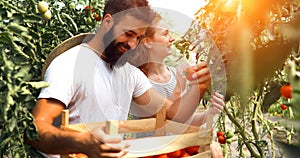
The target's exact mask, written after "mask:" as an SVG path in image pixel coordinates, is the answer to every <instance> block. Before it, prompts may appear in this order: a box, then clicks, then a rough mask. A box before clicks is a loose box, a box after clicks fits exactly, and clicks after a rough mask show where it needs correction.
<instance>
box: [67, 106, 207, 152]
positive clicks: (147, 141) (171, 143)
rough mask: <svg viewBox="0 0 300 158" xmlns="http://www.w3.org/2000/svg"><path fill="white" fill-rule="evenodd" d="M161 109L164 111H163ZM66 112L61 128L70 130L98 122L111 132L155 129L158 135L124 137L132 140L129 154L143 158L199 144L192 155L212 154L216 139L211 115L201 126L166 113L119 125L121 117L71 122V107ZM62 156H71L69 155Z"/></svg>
mask: <svg viewBox="0 0 300 158" xmlns="http://www.w3.org/2000/svg"><path fill="white" fill-rule="evenodd" d="M159 113H160V114H161V112H159ZM62 116H63V118H62V126H61V129H63V130H67V131H77V132H87V131H89V130H90V129H94V128H96V127H97V126H104V125H105V126H106V129H107V131H110V132H111V133H110V134H116V133H118V134H126V133H140V132H149V131H155V136H151V137H145V138H136V139H128V140H124V141H125V142H128V143H129V144H130V147H129V148H128V149H127V150H128V153H127V154H126V155H125V158H139V157H145V156H152V155H159V154H165V153H170V152H173V151H176V150H180V149H184V148H187V147H191V146H201V148H199V150H200V151H198V154H196V155H192V156H190V157H189V158H196V157H197V158H208V157H211V150H210V148H209V146H210V144H211V142H212V139H213V137H212V128H211V127H212V126H211V124H212V117H210V118H211V119H208V120H209V121H208V122H207V128H206V129H201V128H200V127H197V126H192V125H186V124H182V123H178V122H174V121H171V120H166V119H162V118H165V115H164V114H161V115H159V114H158V115H157V117H156V118H149V119H140V120H126V121H122V125H121V126H118V122H119V121H107V122H95V123H85V124H69V123H68V111H64V112H63V115H62ZM109 127H110V128H109ZM170 133H171V135H170ZM141 144H142V145H141ZM62 157H64V158H70V156H66V155H64V156H62Z"/></svg>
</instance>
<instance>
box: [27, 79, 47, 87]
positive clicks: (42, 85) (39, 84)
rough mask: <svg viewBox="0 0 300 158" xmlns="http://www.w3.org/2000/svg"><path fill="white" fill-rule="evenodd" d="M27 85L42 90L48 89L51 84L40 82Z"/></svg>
mask: <svg viewBox="0 0 300 158" xmlns="http://www.w3.org/2000/svg"><path fill="white" fill-rule="evenodd" d="M26 84H28V85H31V86H32V87H33V88H36V89H40V88H44V87H48V86H49V83H48V82H45V81H38V82H26Z"/></svg>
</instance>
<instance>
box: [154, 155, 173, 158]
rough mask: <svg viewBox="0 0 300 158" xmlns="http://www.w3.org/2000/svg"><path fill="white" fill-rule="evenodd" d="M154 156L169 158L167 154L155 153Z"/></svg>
mask: <svg viewBox="0 0 300 158" xmlns="http://www.w3.org/2000/svg"><path fill="white" fill-rule="evenodd" d="M153 158H169V157H168V155H167V154H160V155H155V156H154V157H153Z"/></svg>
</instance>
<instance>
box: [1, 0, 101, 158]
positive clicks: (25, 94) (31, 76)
mask: <svg viewBox="0 0 300 158" xmlns="http://www.w3.org/2000/svg"><path fill="white" fill-rule="evenodd" d="M104 3H105V1H104V0H100V1H99V0H90V1H85V0H76V1H75V0H71V1H69V0H62V1H55V0H47V1H43V2H41V1H39V0H0V10H1V11H0V68H1V69H0V74H1V77H0V88H1V92H0V97H1V99H0V103H1V107H0V157H42V156H41V155H40V154H39V153H38V152H36V151H35V150H34V149H32V148H31V147H30V146H27V145H26V144H25V143H24V134H26V136H27V137H28V138H29V139H38V138H37V132H38V131H37V130H36V128H35V125H34V123H33V117H32V115H31V113H30V111H31V109H32V108H33V106H34V105H35V102H36V98H37V96H38V94H39V91H40V88H42V87H45V86H47V85H48V84H47V83H44V82H42V81H41V80H42V78H41V70H42V66H43V64H44V61H45V59H46V57H47V55H48V54H49V53H50V52H51V50H53V48H54V47H56V46H57V45H58V44H59V43H61V42H62V41H64V40H66V39H67V38H69V37H71V36H74V35H76V34H79V33H86V32H91V31H93V30H92V29H94V28H95V27H96V26H98V25H99V22H97V21H96V20H94V21H92V22H91V23H87V18H88V17H89V16H91V15H86V14H84V12H83V9H84V6H86V5H91V6H93V7H94V9H95V11H97V13H99V14H100V13H102V10H103V4H104ZM71 4H72V5H71Z"/></svg>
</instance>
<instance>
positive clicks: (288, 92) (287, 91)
mask: <svg viewBox="0 0 300 158" xmlns="http://www.w3.org/2000/svg"><path fill="white" fill-rule="evenodd" d="M280 94H281V95H282V96H283V97H284V98H286V99H289V98H292V86H291V85H283V86H281V88H280Z"/></svg>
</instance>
